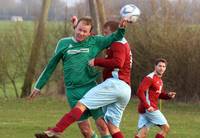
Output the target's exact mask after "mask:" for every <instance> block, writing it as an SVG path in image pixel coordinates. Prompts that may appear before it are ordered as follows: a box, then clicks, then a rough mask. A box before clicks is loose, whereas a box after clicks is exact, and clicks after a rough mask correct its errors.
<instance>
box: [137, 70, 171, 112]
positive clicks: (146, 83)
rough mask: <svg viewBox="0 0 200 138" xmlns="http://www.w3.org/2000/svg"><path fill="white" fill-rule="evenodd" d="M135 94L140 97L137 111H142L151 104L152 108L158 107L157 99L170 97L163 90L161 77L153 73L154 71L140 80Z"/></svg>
mask: <svg viewBox="0 0 200 138" xmlns="http://www.w3.org/2000/svg"><path fill="white" fill-rule="evenodd" d="M137 96H138V98H139V99H140V103H139V105H138V112H139V113H144V112H145V109H148V108H149V107H150V106H152V107H153V108H154V109H156V110H157V109H158V99H166V100H167V99H170V97H169V96H168V94H167V93H166V92H165V91H164V90H163V81H162V79H161V78H160V77H159V76H158V75H156V74H155V72H152V73H150V74H149V75H147V76H146V77H145V78H144V79H143V80H142V82H141V84H140V86H139V88H138V91H137Z"/></svg>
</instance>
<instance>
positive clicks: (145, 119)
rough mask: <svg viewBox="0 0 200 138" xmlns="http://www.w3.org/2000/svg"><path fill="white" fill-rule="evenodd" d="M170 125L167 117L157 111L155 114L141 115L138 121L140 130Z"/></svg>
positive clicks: (146, 113)
mask: <svg viewBox="0 0 200 138" xmlns="http://www.w3.org/2000/svg"><path fill="white" fill-rule="evenodd" d="M165 124H168V123H167V120H166V118H165V116H164V115H163V114H162V113H161V112H160V110H156V111H153V112H148V111H147V110H146V112H145V113H144V114H140V115H139V120H138V129H141V128H142V127H145V126H146V127H150V126H153V125H165Z"/></svg>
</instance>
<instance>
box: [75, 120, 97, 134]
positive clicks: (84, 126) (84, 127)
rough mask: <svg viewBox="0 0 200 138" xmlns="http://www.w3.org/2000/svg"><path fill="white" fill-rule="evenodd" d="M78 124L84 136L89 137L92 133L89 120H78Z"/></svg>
mask: <svg viewBox="0 0 200 138" xmlns="http://www.w3.org/2000/svg"><path fill="white" fill-rule="evenodd" d="M78 126H79V128H80V131H81V133H82V134H83V136H84V138H91V137H92V135H93V134H94V131H93V130H92V127H91V124H90V121H89V120H84V121H82V122H79V123H78Z"/></svg>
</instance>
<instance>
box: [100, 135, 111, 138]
mask: <svg viewBox="0 0 200 138" xmlns="http://www.w3.org/2000/svg"><path fill="white" fill-rule="evenodd" d="M101 138H112V136H111V135H106V136H101Z"/></svg>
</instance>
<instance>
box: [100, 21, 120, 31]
mask: <svg viewBox="0 0 200 138" xmlns="http://www.w3.org/2000/svg"><path fill="white" fill-rule="evenodd" d="M118 26H119V23H118V22H117V21H107V22H106V23H105V24H104V25H103V28H107V27H110V30H111V31H112V32H114V31H116V30H117V28H118Z"/></svg>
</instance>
